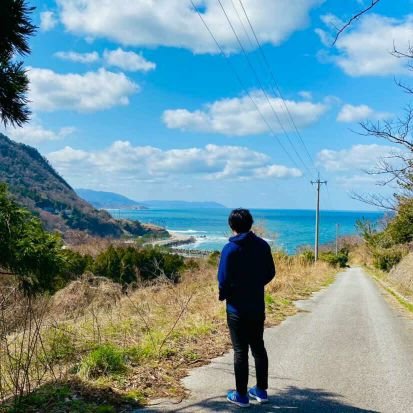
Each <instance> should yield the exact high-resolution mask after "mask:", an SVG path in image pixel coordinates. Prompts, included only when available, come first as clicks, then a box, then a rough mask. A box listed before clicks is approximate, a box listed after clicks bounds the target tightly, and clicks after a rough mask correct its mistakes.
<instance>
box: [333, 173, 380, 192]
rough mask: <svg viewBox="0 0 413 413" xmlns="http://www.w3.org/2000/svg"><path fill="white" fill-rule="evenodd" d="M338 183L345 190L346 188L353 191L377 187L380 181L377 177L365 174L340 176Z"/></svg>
mask: <svg viewBox="0 0 413 413" xmlns="http://www.w3.org/2000/svg"><path fill="white" fill-rule="evenodd" d="M336 182H337V184H338V185H340V186H342V187H343V188H346V189H347V190H352V189H355V188H360V187H364V186H372V185H377V184H378V182H379V179H378V176H377V175H369V174H366V173H365V174H356V175H349V176H338V177H337V179H336Z"/></svg>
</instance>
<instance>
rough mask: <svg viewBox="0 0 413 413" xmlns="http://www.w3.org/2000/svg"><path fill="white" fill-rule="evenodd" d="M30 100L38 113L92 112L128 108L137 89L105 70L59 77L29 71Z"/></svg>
mask: <svg viewBox="0 0 413 413" xmlns="http://www.w3.org/2000/svg"><path fill="white" fill-rule="evenodd" d="M29 78H30V93H29V99H30V100H31V101H32V105H33V108H34V109H35V110H39V111H42V110H43V111H49V112H51V111H55V110H65V109H66V110H75V111H78V112H93V111H98V110H104V109H108V108H111V107H113V106H117V105H127V104H129V96H131V95H133V94H134V93H136V92H137V91H139V86H138V85H137V84H136V83H134V82H132V81H131V80H130V79H128V78H127V77H126V76H125V75H124V74H123V73H113V72H110V71H107V70H105V69H99V70H98V71H96V72H87V73H84V74H75V73H68V74H59V73H56V72H54V71H52V70H49V69H39V68H30V70H29Z"/></svg>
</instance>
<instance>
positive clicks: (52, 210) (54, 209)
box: [0, 134, 149, 237]
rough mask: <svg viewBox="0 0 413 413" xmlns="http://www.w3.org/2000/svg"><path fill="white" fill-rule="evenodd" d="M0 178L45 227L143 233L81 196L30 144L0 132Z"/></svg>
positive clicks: (106, 233)
mask: <svg viewBox="0 0 413 413" xmlns="http://www.w3.org/2000/svg"><path fill="white" fill-rule="evenodd" d="M0 182H5V183H6V184H7V186H8V189H9V191H10V193H11V194H12V195H13V196H14V197H15V199H16V200H17V201H18V202H19V203H20V204H22V205H24V206H25V207H27V208H28V209H30V210H31V211H32V212H34V213H35V214H36V215H38V216H39V217H40V219H41V221H42V222H43V224H44V227H45V228H46V229H47V230H58V231H61V232H63V233H64V232H65V231H67V230H69V229H72V230H80V231H86V232H88V233H89V234H91V235H96V236H111V237H120V236H122V235H128V234H131V235H144V234H145V233H147V232H148V231H149V230H148V229H145V228H144V227H142V226H141V225H140V224H139V223H138V222H134V223H133V225H130V224H131V223H128V226H127V229H126V226H125V223H124V222H118V221H116V220H114V219H113V218H112V217H111V216H110V215H109V214H108V213H107V212H106V211H99V210H97V209H95V208H94V207H93V206H92V205H90V204H89V203H87V202H86V201H84V200H83V199H81V198H80V197H79V196H78V195H77V194H76V192H75V191H74V190H73V189H72V188H71V187H70V185H69V184H68V183H67V182H66V181H65V180H64V179H63V178H62V177H61V176H60V175H59V174H58V173H57V172H56V171H55V170H54V169H53V167H52V166H51V165H50V164H49V163H48V161H47V160H46V159H45V158H44V157H43V156H42V155H41V154H40V153H39V152H38V151H37V150H36V149H34V148H32V147H31V146H28V145H24V144H21V143H16V142H14V141H12V140H11V139H9V138H8V137H6V136H5V135H3V134H0Z"/></svg>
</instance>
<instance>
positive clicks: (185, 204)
mask: <svg viewBox="0 0 413 413" xmlns="http://www.w3.org/2000/svg"><path fill="white" fill-rule="evenodd" d="M139 203H140V204H141V205H144V206H146V207H148V208H156V209H190V208H226V206H225V205H222V204H219V203H218V202H189V201H141V202H139Z"/></svg>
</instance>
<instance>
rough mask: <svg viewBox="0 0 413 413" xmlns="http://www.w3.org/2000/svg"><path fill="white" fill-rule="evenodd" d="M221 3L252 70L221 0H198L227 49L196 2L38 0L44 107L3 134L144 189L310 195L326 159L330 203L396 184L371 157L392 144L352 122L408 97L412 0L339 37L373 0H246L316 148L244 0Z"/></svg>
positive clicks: (243, 198)
mask: <svg viewBox="0 0 413 413" xmlns="http://www.w3.org/2000/svg"><path fill="white" fill-rule="evenodd" d="M221 2H222V5H223V7H224V9H225V11H226V12H227V13H228V16H229V18H230V20H231V22H232V24H233V26H234V28H235V30H236V32H237V34H238V36H239V37H240V40H241V42H242V45H243V47H244V48H245V50H246V54H247V56H248V59H249V61H250V62H251V64H252V65H253V67H254V69H255V73H256V75H254V72H252V71H251V70H250V66H249V63H248V61H247V60H246V58H245V56H244V54H243V53H242V51H241V49H240V47H239V45H238V43H237V41H236V38H235V36H234V34H233V32H232V31H231V28H230V26H229V24H228V22H227V20H226V18H225V15H224V13H223V12H222V9H221V8H220V5H219V1H218V0H196V1H195V4H196V5H197V6H198V7H199V10H200V11H201V13H202V14H203V16H204V19H205V21H206V22H207V24H208V26H209V28H210V29H211V31H212V32H213V34H214V35H215V36H216V38H217V40H218V42H219V43H220V45H221V47H222V48H223V49H224V50H225V55H226V56H225V57H224V56H222V55H221V54H220V53H219V51H218V50H217V48H216V45H215V44H214V42H213V41H212V39H211V37H210V35H209V33H208V32H207V30H206V29H205V27H204V26H203V24H202V21H201V20H200V18H199V16H198V15H197V14H196V13H195V11H194V10H193V9H192V7H191V4H190V1H185V0H158V1H156V2H155V1H147V0H136V1H134V2H125V1H123V0H111V1H109V0H57V1H52V0H48V1H33V2H32V4H33V5H34V6H36V11H35V14H34V20H35V22H36V24H37V25H38V26H39V31H38V33H37V35H36V36H35V37H34V38H33V39H32V41H31V46H32V54H31V56H29V57H28V58H27V59H26V64H27V66H29V77H30V80H31V91H30V99H31V101H32V103H31V107H32V110H33V117H32V120H31V123H30V124H29V125H27V126H25V127H24V128H23V129H16V130H14V129H9V130H7V131H6V133H7V134H8V135H9V136H10V137H12V138H14V139H16V140H18V141H21V142H24V143H27V144H30V145H33V146H35V147H37V148H38V149H39V150H40V151H41V153H42V154H43V155H45V156H46V157H47V158H48V159H49V160H50V162H51V163H52V165H53V166H54V167H55V168H56V169H57V170H58V171H59V172H60V173H61V174H62V175H63V177H64V178H65V179H66V180H67V181H68V182H69V183H70V184H71V185H72V186H73V187H83V188H90V189H96V190H107V191H114V192H119V193H122V194H124V195H127V196H129V197H132V198H134V199H137V200H143V199H183V200H197V201H201V200H213V201H218V202H222V203H224V204H225V205H227V206H231V207H233V206H234V207H235V206H247V207H267V208H312V207H313V206H314V202H315V199H314V197H315V192H314V188H313V187H312V186H311V184H310V182H309V181H310V180H311V179H314V178H315V176H316V173H317V172H316V170H317V169H318V170H319V171H320V174H321V176H322V178H323V179H326V180H328V187H329V190H328V192H325V191H324V194H323V200H322V206H323V207H324V208H327V209H366V208H367V207H366V206H365V205H363V204H360V203H358V202H356V201H354V200H353V199H351V197H350V196H349V193H351V192H352V191H355V192H358V193H366V192H377V191H388V192H389V191H390V192H391V188H388V189H382V188H380V187H378V186H377V185H376V182H375V179H374V178H372V177H371V176H368V175H366V174H365V173H364V170H366V169H371V168H374V166H375V164H376V163H377V162H378V160H379V159H380V158H381V157H385V156H388V154H389V153H391V152H392V151H394V150H397V149H394V148H392V147H391V146H389V145H387V144H386V142H384V141H379V140H376V139H374V138H372V137H365V136H361V135H359V134H357V133H354V132H352V130H353V131H360V127H359V126H358V122H360V121H364V120H368V119H369V120H372V121H383V120H390V119H392V118H394V117H395V116H397V115H400V114H401V113H402V108H403V106H405V105H406V104H407V103H408V102H407V96H406V95H405V94H403V93H402V92H401V91H400V90H399V89H398V88H397V87H396V86H395V83H394V77H397V78H398V79H401V80H403V79H404V80H406V81H409V80H410V74H409V71H408V70H407V66H406V64H407V62H406V61H404V60H400V59H396V58H394V57H393V56H391V55H390V51H391V49H392V47H393V42H395V44H396V45H397V46H398V47H399V48H400V49H406V47H407V46H408V42H409V40H411V39H412V37H413V36H412V34H413V15H409V14H408V13H409V11H410V6H411V4H410V2H392V1H390V0H382V1H381V3H379V5H378V6H377V7H376V8H375V9H374V12H372V13H369V14H367V15H365V16H364V17H363V18H362V19H360V20H359V21H358V22H357V23H356V24H355V25H353V26H352V27H351V28H350V29H349V30H348V31H346V32H345V33H344V34H343V35H342V36H341V37H340V38H339V41H338V42H337V44H336V46H332V36H333V35H334V34H335V30H336V29H335V27H339V26H340V24H341V23H340V21H342V20H346V19H348V18H349V17H350V16H351V15H352V14H353V12H356V11H358V10H359V9H360V8H362V7H363V3H364V2H363V1H362V0H349V1H346V2H342V1H338V0H336V1H332V0H330V1H323V0H308V1H306V2H303V1H301V0H242V4H243V5H244V7H245V10H246V12H247V14H248V16H249V18H250V21H251V23H252V25H253V27H254V29H255V31H256V34H257V36H258V38H259V40H260V42H261V43H262V46H263V51H264V53H265V55H266V58H267V60H268V62H269V64H270V67H271V70H272V73H273V74H274V76H275V78H276V81H277V85H278V86H279V88H280V90H281V92H282V96H283V98H284V99H285V105H286V106H287V107H288V109H289V112H290V114H291V116H292V118H293V119H294V122H295V124H296V126H297V128H298V129H299V134H300V136H301V138H302V140H303V141H304V142H305V147H304V146H303V145H302V143H301V141H300V137H299V136H298V134H297V133H296V131H295V128H294V126H293V125H292V124H291V122H290V118H289V115H288V113H287V112H286V110H285V105H284V102H283V101H282V100H281V99H280V98H279V96H277V95H275V94H274V91H275V85H274V82H273V81H272V77H271V76H270V73H269V71H268V69H267V67H266V66H265V64H263V62H262V60H260V59H261V56H260V52H259V50H258V48H257V45H256V43H255V42H254V39H253V36H252V32H250V31H249V26H248V22H247V20H246V18H245V15H244V14H243V10H242V8H241V2H240V1H239V0H221ZM303 4H305V5H303ZM237 13H238V14H237ZM240 19H241V21H242V23H243V25H244V26H243V25H242V24H241V22H240ZM244 27H245V28H246V30H244ZM228 63H229V64H228ZM231 67H232V68H234V69H235V72H236V73H237V74H238V76H239V77H240V78H241V83H242V85H241V84H240V83H239V82H238V80H237V77H236V76H235V75H234V72H233V70H231ZM257 77H258V81H257ZM261 85H262V86H263V89H261V88H260V86H261ZM257 107H258V108H259V111H258V110H257ZM263 118H264V119H265V122H264V121H263ZM277 118H278V119H279V121H280V122H278V120H277ZM268 125H269V128H268ZM280 125H281V126H280ZM270 129H271V130H270ZM283 129H284V130H285V131H286V133H284V132H283ZM288 139H290V140H291V142H292V143H293V145H290V143H289V141H288ZM279 142H281V145H280V144H279ZM282 147H284V148H285V151H284V150H283V149H282ZM307 150H308V152H309V155H310V156H308V155H307ZM297 153H298V154H299V156H297ZM300 158H301V159H302V161H303V162H302V161H301V160H300Z"/></svg>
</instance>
